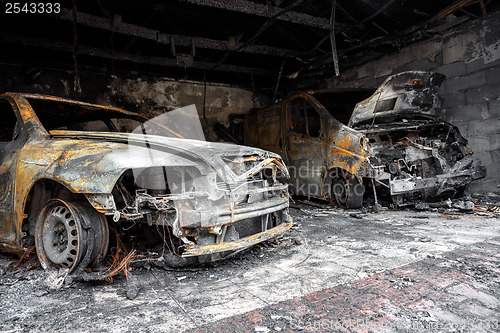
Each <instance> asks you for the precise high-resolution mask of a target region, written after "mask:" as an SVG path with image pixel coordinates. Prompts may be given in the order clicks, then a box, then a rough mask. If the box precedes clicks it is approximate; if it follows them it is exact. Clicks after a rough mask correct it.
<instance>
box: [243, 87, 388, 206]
mask: <svg viewBox="0 0 500 333" xmlns="http://www.w3.org/2000/svg"><path fill="white" fill-rule="evenodd" d="M244 143H245V144H247V145H250V146H254V147H261V148H263V149H266V150H270V151H273V152H276V153H279V154H281V156H283V158H284V159H285V162H286V164H287V165H288V168H289V172H290V185H291V192H293V193H294V194H297V195H302V196H307V197H314V198H319V199H324V200H336V201H337V203H338V204H339V205H340V206H342V207H347V208H359V207H361V205H362V202H363V194H364V192H365V187H364V185H363V179H364V178H374V177H375V176H377V175H378V173H380V172H383V171H382V170H381V169H380V168H373V167H372V163H371V161H370V159H371V157H370V152H369V150H368V148H369V147H368V139H367V138H366V136H365V135H364V134H362V133H360V132H357V131H355V130H353V129H352V128H349V127H347V126H346V125H345V124H343V123H342V122H340V121H339V120H337V119H335V118H334V117H333V116H332V114H331V113H330V112H329V110H327V109H326V108H325V107H324V106H323V105H322V104H321V103H320V102H319V101H318V99H316V98H315V97H314V96H313V92H300V93H294V94H291V95H290V96H289V97H288V98H287V99H286V100H283V101H281V102H278V103H275V104H273V105H270V106H268V107H265V108H262V109H254V110H251V111H250V112H249V113H248V114H247V115H246V117H245V131H244Z"/></svg>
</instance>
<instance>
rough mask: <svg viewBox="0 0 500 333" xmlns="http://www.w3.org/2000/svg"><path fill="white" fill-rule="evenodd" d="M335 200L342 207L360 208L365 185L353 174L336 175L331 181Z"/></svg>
mask: <svg viewBox="0 0 500 333" xmlns="http://www.w3.org/2000/svg"><path fill="white" fill-rule="evenodd" d="M332 186H333V194H334V195H335V201H337V203H338V205H339V206H340V207H342V208H360V207H361V205H362V204H363V194H364V193H365V187H364V186H363V184H361V183H360V182H359V181H358V179H357V178H356V177H354V176H353V175H346V176H342V175H340V176H338V177H335V178H334V181H333V184H332Z"/></svg>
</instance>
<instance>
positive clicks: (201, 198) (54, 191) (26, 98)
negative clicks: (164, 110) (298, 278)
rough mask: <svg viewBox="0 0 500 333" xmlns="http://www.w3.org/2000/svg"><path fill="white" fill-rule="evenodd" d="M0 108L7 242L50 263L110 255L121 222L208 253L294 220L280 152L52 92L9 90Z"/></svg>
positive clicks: (0, 191) (3, 235)
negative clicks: (193, 135)
mask: <svg viewBox="0 0 500 333" xmlns="http://www.w3.org/2000/svg"><path fill="white" fill-rule="evenodd" d="M0 114H1V117H2V118H3V119H7V121H3V125H2V126H1V127H2V128H1V131H2V132H1V134H2V137H1V140H0V145H1V152H0V179H1V184H2V186H1V187H0V247H2V248H3V249H4V250H10V251H22V250H23V249H25V248H26V247H27V246H29V245H30V244H32V243H33V242H34V243H36V248H37V253H38V257H39V259H40V261H41V263H42V266H43V267H44V268H46V269H47V268H51V267H67V268H69V269H70V270H71V271H75V272H77V271H82V270H83V269H85V267H86V266H88V265H91V264H95V263H99V262H101V261H102V259H103V257H104V256H105V255H106V251H107V247H108V238H109V227H110V226H111V224H113V228H117V229H118V228H120V227H121V228H123V229H124V230H125V228H131V227H133V226H134V225H142V226H146V225H149V226H152V228H154V229H158V228H160V229H161V230H163V231H164V232H165V231H166V232H168V233H169V235H162V236H163V237H167V238H169V239H170V240H169V245H171V248H170V249H171V251H173V253H175V254H176V255H179V256H181V257H193V256H194V257H198V258H199V259H200V261H213V260H218V259H220V258H223V257H224V256H226V255H227V254H230V253H232V252H234V251H236V250H239V249H243V248H246V247H249V246H252V245H254V244H256V243H259V242H262V241H264V240H268V239H271V238H274V237H277V236H279V235H281V234H282V233H283V232H285V231H286V230H288V229H289V228H290V227H291V225H292V221H291V218H290V216H289V215H288V191H287V185H286V184H281V183H280V182H279V181H278V180H277V177H276V174H277V173H278V172H279V173H280V174H281V175H283V174H284V175H286V174H287V169H286V167H285V165H284V163H283V162H282V160H281V158H280V157H279V156H278V155H276V154H274V153H271V152H267V151H264V150H261V149H255V148H250V147H244V146H237V145H230V144H221V143H207V142H202V141H198V140H192V139H186V138H182V137H180V135H179V134H178V133H176V132H175V131H173V130H171V129H169V128H168V127H166V126H165V124H160V123H155V122H151V121H150V120H148V119H146V118H144V117H142V116H140V115H137V114H135V113H132V112H128V111H125V110H122V109H119V108H114V107H107V106H101V105H94V104H88V103H83V102H77V101H72V100H67V99H62V98H57V97H51V96H45V95H33V94H16V93H6V94H3V95H0ZM148 126H149V128H152V129H153V131H149V132H147V131H146V127H148ZM132 129H136V130H135V131H132ZM137 129H139V131H137ZM131 131H132V132H131ZM148 133H154V134H148ZM172 235H173V236H174V237H172Z"/></svg>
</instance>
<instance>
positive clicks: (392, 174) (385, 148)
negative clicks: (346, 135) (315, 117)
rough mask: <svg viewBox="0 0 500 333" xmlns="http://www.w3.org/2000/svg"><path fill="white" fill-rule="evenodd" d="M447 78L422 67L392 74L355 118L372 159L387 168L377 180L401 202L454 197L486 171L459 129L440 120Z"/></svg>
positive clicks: (360, 105)
mask: <svg viewBox="0 0 500 333" xmlns="http://www.w3.org/2000/svg"><path fill="white" fill-rule="evenodd" d="M444 79H445V76H444V75H442V74H438V73H431V72H422V71H410V72H403V73H399V74H396V75H393V76H390V77H389V78H387V79H386V80H385V81H384V83H382V85H381V86H380V87H379V88H378V89H377V90H376V91H375V93H374V94H373V95H372V96H371V97H369V98H368V99H366V100H364V101H362V102H360V103H358V104H357V105H356V107H355V108H354V111H353V113H352V116H351V118H350V120H349V126H350V127H352V128H354V129H356V130H358V131H360V132H362V133H364V134H365V135H366V136H367V137H368V139H369V145H370V153H371V154H372V156H374V157H375V158H372V160H371V161H372V163H373V164H374V166H375V167H379V168H382V169H383V170H384V173H383V174H382V175H381V176H379V177H377V184H378V185H379V188H380V189H381V190H382V192H386V193H390V195H391V196H392V200H393V201H394V203H395V204H398V205H404V204H407V203H411V202H412V201H413V200H416V199H423V200H439V199H443V198H447V197H452V196H455V195H458V194H461V193H462V192H463V190H464V189H465V187H466V186H467V185H468V184H469V183H470V182H471V181H472V180H474V179H478V178H482V177H484V176H485V169H484V167H482V166H481V165H480V162H479V160H477V159H474V158H473V157H472V151H471V150H470V149H469V148H468V147H467V140H466V139H465V138H464V137H463V136H462V135H461V134H460V132H459V130H458V128H457V127H456V126H453V125H452V124H450V123H448V122H446V121H443V120H440V119H439V113H440V106H441V103H440V99H439V96H438V90H439V87H440V85H441V84H442V82H443V81H444Z"/></svg>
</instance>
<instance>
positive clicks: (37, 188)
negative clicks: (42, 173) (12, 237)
mask: <svg viewBox="0 0 500 333" xmlns="http://www.w3.org/2000/svg"><path fill="white" fill-rule="evenodd" d="M55 198H57V199H62V200H65V201H76V200H82V199H85V197H84V196H83V195H82V194H77V193H73V192H71V191H70V190H69V189H67V188H66V187H65V186H64V185H61V184H60V183H58V182H56V181H54V180H51V179H40V180H37V181H36V182H35V183H34V184H33V186H31V189H30V192H29V193H28V195H27V197H26V203H25V205H24V211H23V217H25V218H23V223H22V231H23V246H24V247H29V246H32V245H34V244H35V238H34V234H35V223H36V219H37V216H38V213H39V212H40V210H41V209H42V207H43V206H44V205H45V203H46V202H47V201H49V200H50V199H55Z"/></svg>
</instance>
